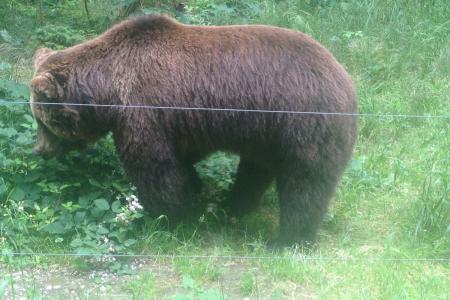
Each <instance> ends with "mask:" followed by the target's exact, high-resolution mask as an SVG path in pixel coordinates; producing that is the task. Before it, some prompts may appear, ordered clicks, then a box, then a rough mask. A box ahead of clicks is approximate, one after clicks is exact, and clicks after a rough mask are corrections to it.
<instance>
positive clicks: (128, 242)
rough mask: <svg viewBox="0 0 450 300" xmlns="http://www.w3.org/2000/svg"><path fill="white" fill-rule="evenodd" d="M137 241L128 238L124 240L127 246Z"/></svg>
mask: <svg viewBox="0 0 450 300" xmlns="http://www.w3.org/2000/svg"><path fill="white" fill-rule="evenodd" d="M136 242H137V241H136V240H135V239H128V240H126V241H125V242H124V244H125V246H127V247H130V246H131V245H133V244H134V243H136Z"/></svg>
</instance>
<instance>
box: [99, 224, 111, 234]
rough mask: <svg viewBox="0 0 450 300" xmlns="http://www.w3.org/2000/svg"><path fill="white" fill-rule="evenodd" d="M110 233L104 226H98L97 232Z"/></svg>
mask: <svg viewBox="0 0 450 300" xmlns="http://www.w3.org/2000/svg"><path fill="white" fill-rule="evenodd" d="M108 233H109V230H108V229H106V228H105V227H103V226H99V227H98V228H97V234H108Z"/></svg>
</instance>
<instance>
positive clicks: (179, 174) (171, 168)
mask: <svg viewBox="0 0 450 300" xmlns="http://www.w3.org/2000/svg"><path fill="white" fill-rule="evenodd" d="M124 127H125V126H124ZM124 127H122V129H123V128H124ZM136 132H137V131H134V130H129V131H125V130H122V131H120V132H118V133H117V132H115V133H114V140H115V143H116V147H117V152H118V154H119V156H120V158H121V160H122V162H123V164H124V168H125V171H126V173H127V175H128V177H129V178H130V180H131V182H132V183H133V184H134V185H135V186H136V188H137V191H138V197H139V200H140V203H141V204H142V206H143V207H144V208H145V210H146V211H147V212H149V213H150V214H151V215H152V216H155V217H159V216H161V215H166V216H167V217H168V218H169V221H170V223H171V224H173V223H177V222H178V221H179V220H180V219H181V218H182V216H183V215H186V212H187V211H190V208H191V206H193V203H192V201H191V200H192V196H193V194H194V192H193V186H192V180H191V173H192V172H191V170H190V169H189V166H188V165H187V164H186V163H183V162H182V161H181V160H180V159H179V158H178V157H177V156H176V153H175V151H174V150H173V149H174V147H173V145H172V144H171V143H170V139H168V138H164V137H161V132H149V131H145V130H141V131H138V132H137V134H136ZM130 133H131V134H130Z"/></svg>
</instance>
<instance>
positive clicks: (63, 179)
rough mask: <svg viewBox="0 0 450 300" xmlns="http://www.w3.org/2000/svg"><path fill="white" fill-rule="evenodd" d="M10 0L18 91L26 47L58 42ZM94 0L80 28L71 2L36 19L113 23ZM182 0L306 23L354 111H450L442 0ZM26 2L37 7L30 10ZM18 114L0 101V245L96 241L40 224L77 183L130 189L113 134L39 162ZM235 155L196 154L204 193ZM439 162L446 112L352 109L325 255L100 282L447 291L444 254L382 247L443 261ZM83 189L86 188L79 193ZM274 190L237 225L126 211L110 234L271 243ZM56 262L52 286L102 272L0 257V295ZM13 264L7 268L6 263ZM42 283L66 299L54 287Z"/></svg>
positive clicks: (219, 250)
mask: <svg viewBox="0 0 450 300" xmlns="http://www.w3.org/2000/svg"><path fill="white" fill-rule="evenodd" d="M19 2H20V1H12V2H11V3H15V6H14V5H13V6H12V8H8V9H12V10H8V9H6V8H5V7H3V8H4V10H3V12H1V11H0V19H1V17H2V16H5V17H4V19H3V20H4V21H3V22H4V24H2V21H0V30H1V29H2V28H5V29H6V30H7V31H8V33H9V35H10V36H11V37H12V38H13V39H12V40H10V41H8V40H5V38H4V36H3V35H2V38H0V98H2V97H3V98H23V97H25V96H26V94H27V92H26V88H24V86H23V84H27V82H28V80H29V78H30V77H31V75H32V70H31V64H30V56H31V53H32V52H33V47H36V46H38V45H42V44H43V45H45V44H47V43H55V37H53V36H52V35H51V34H50V33H51V32H52V31H51V30H50V29H49V30H47V32H46V33H44V34H42V36H41V38H40V40H39V39H36V38H35V37H34V36H35V35H36V34H35V32H34V29H33V28H34V27H33V26H38V21H37V20H36V12H37V11H38V10H37V9H36V6H35V8H34V9H32V8H31V7H26V6H24V5H19V4H18V3H19ZM48 2H49V3H50V2H51V1H48ZM92 2H96V3H97V5H92V11H91V14H92V16H98V22H97V23H95V24H93V25H92V26H88V25H87V24H86V21H83V20H85V19H83V12H82V10H79V6H77V5H78V3H79V2H76V1H66V2H64V3H65V4H64V3H62V4H59V5H58V6H56V8H54V11H53V12H52V14H53V15H52V14H50V13H49V15H47V17H46V20H45V23H46V26H49V27H48V28H50V27H52V26H66V27H67V28H68V31H67V32H66V34H65V35H69V36H72V35H73V34H80V35H82V36H84V37H89V36H92V35H95V34H96V33H98V32H100V31H101V30H103V29H104V28H106V27H107V24H108V22H110V21H108V20H109V19H107V18H106V17H104V15H107V12H108V9H111V10H112V6H111V5H110V4H108V3H107V2H105V1H92ZM187 2H188V5H187V13H186V14H184V15H182V16H179V17H180V18H181V19H183V20H188V21H190V22H192V23H203V24H236V23H263V24H273V25H278V26H283V27H289V28H293V29H296V30H300V31H304V32H307V33H308V34H310V35H312V36H313V37H314V38H316V39H317V40H319V41H320V42H321V43H322V44H324V45H325V46H326V47H327V48H329V49H330V50H331V51H332V52H333V53H334V54H335V56H336V57H337V58H338V60H339V61H340V62H342V63H343V64H344V65H345V66H346V68H347V69H348V70H349V72H350V73H351V75H352V77H353V78H354V80H355V82H356V84H357V87H358V94H359V110H360V112H365V113H381V114H383V113H394V114H397V113H398V114H413V115H446V116H450V102H449V95H450V81H449V78H450V50H449V49H450V19H449V17H448V16H450V6H449V5H448V4H447V1H445V0H436V1H429V2H424V1H407V0H397V1H387V0H362V1H357V0H348V1H337V0H336V1H332V0H330V1H326V0H319V1H310V2H311V4H307V2H308V1H294V0H292V1H271V0H266V1H246V2H243V1H226V2H223V1H213V0H195V1H187ZM224 3H225V4H224ZM1 5H4V4H1ZM0 8H1V7H0ZM166 8H167V7H164V6H161V7H160V8H159V9H160V10H164V9H166ZM47 9H48V11H49V12H50V7H47ZM2 13H4V14H5V15H2ZM6 13H8V14H7V16H6ZM11 13H15V19H14V18H13V17H12V16H14V15H13V14H11ZM27 14H28V16H30V15H31V16H34V17H29V18H28V19H27ZM102 16H103V17H102ZM21 20H23V22H21ZM18 24H23V25H22V27H21V26H18ZM56 40H57V41H58V42H60V43H62V44H59V46H61V47H64V46H67V45H66V44H64V43H71V42H72V40H71V39H69V38H67V37H66V36H63V37H58V39H56ZM6 64H8V65H6ZM21 84H22V85H21ZM24 89H25V90H24ZM27 114H29V111H28V110H27V108H16V107H10V108H6V107H0V166H1V169H0V204H1V206H0V213H1V215H0V251H1V252H3V253H9V252H12V251H33V252H71V251H75V250H79V248H76V247H75V248H74V246H73V245H74V244H72V242H73V240H74V239H75V238H78V239H79V240H82V241H83V242H86V243H90V242H92V241H93V242H94V243H97V242H98V241H101V240H102V238H103V235H102V234H101V233H98V234H97V233H95V234H94V236H93V237H92V240H91V239H88V238H87V235H84V233H83V232H84V231H83V230H84V229H86V226H87V225H80V226H78V227H75V229H71V230H68V231H65V232H64V233H63V234H58V233H51V232H49V231H45V230H44V229H43V227H44V225H45V223H46V222H47V223H48V222H49V221H50V220H52V218H60V219H61V218H62V217H63V216H64V218H65V219H64V218H63V219H64V220H67V218H70V217H71V216H74V215H75V214H76V213H77V212H80V211H82V210H81V209H80V208H77V207H75V208H74V207H67V206H62V204H63V203H67V201H72V202H73V203H74V204H77V203H78V200H79V197H80V196H86V197H88V196H89V195H91V194H89V193H93V192H100V194H99V195H97V196H96V197H97V198H104V199H106V200H108V201H109V203H113V202H114V201H115V197H116V196H117V195H119V194H120V195H128V194H129V193H131V192H132V191H131V190H130V187H129V186H128V185H127V182H126V180H124V178H123V174H122V173H121V172H120V171H117V170H119V169H120V168H118V167H117V166H118V165H119V163H118V162H117V158H116V157H115V155H114V151H113V147H111V143H110V141H109V140H106V141H103V142H102V143H101V144H100V145H98V146H97V147H95V148H94V149H91V150H89V151H88V152H87V153H85V154H83V156H82V155H81V154H76V153H75V154H72V155H71V156H70V157H69V158H68V159H67V161H66V162H65V163H57V162H55V161H50V162H43V161H41V160H39V159H37V158H35V157H34V156H32V155H31V153H30V151H29V149H31V146H32V143H33V138H34V136H33V134H34V129H33V122H32V120H30V119H29V118H28V117H25V115H27ZM13 130H14V131H15V132H14V131H13ZM82 157H83V158H82ZM233 162H234V159H233V158H230V157H226V156H223V155H222V154H219V155H216V156H214V157H212V158H211V160H210V161H208V162H206V163H205V164H203V165H201V166H199V168H198V171H199V172H201V175H202V178H203V179H204V180H205V181H206V182H207V184H208V189H207V191H206V192H205V194H204V195H203V196H202V197H205V198H206V199H207V201H211V200H214V199H215V198H220V197H222V196H223V191H224V189H226V187H227V186H228V185H229V182H230V180H231V179H230V178H232V176H233ZM449 166H450V121H449V120H448V119H414V118H412V119H411V118H393V117H381V118H378V117H361V118H360V119H359V133H358V142H357V146H356V150H355V154H354V158H353V161H352V163H351V165H350V166H349V168H348V170H347V172H346V174H345V176H344V178H343V180H342V183H341V185H340V187H339V189H338V192H337V194H336V197H335V199H334V201H333V204H332V206H331V209H330V212H329V214H328V215H327V218H326V220H325V222H324V224H323V226H322V230H321V231H320V240H319V242H318V244H317V248H316V249H314V250H313V251H312V252H309V253H306V254H304V255H306V256H307V257H318V256H323V257H335V258H336V259H335V260H331V261H330V260H301V259H300V260H299V259H298V258H299V257H300V258H301V257H302V255H300V254H301V252H300V254H299V251H298V250H296V249H291V250H290V251H286V253H283V254H282V256H283V257H284V259H275V258H274V259H262V260H242V259H214V258H210V259H193V258H187V257H184V258H177V259H168V258H165V259H163V258H161V259H147V260H143V262H142V267H140V268H138V269H137V270H138V271H136V273H134V274H131V275H121V276H122V277H120V284H118V283H117V282H111V283H105V284H106V286H107V288H108V290H107V291H108V293H112V292H114V293H117V294H120V293H122V294H123V293H125V294H127V295H128V296H129V297H134V298H135V299H142V298H147V299H153V298H155V299H159V298H161V297H168V298H169V299H171V298H174V299H208V297H209V299H222V297H226V298H227V299H237V298H243V297H247V296H248V297H250V298H251V299H259V298H263V299H266V298H267V299H286V298H288V299H296V298H308V297H317V298H320V299H329V298H331V299H355V298H356V299H360V298H364V299H447V298H448V295H449V294H450V288H449V286H450V284H449V278H450V268H449V262H448V261H447V262H439V261H390V260H388V261H383V260H379V259H392V258H394V259H395V258H398V259H414V258H444V259H449V258H450V250H449V249H450V196H449V191H450V169H449V168H450V167H449ZM86 169H89V170H90V172H89V174H86V172H85V170H86ZM208 169H210V170H211V169H212V170H213V172H209V173H208V172H207V170H208ZM68 170H70V172H68ZM221 174H226V176H222V175H221ZM92 179H96V181H95V182H94V181H92ZM112 183H114V185H112ZM80 186H82V187H85V188H84V189H83V191H80ZM92 197H93V196H92ZM86 199H91V198H89V197H88V198H86ZM95 199H96V198H95V197H94V198H92V199H91V200H95ZM275 201H276V196H275V195H274V193H273V191H271V192H268V193H267V195H266V199H265V206H264V207H263V208H261V210H260V211H259V212H258V213H256V214H254V215H252V216H249V217H247V218H245V219H243V220H241V221H240V222H238V223H237V224H223V222H221V221H220V220H219V221H218V220H215V218H214V217H212V216H210V215H207V214H205V218H202V219H200V220H192V221H190V222H186V223H185V224H184V225H183V226H181V227H179V228H178V229H176V230H174V231H171V232H167V231H166V230H164V226H161V224H164V222H165V220H164V219H161V220H159V221H156V222H155V221H154V220H150V219H148V218H146V217H142V218H141V217H139V216H138V217H136V218H135V219H133V220H134V221H133V222H132V224H131V225H130V227H117V228H116V229H115V230H116V231H114V232H119V231H121V232H122V231H123V232H125V237H124V238H123V239H116V240H114V241H115V242H116V243H117V246H120V245H122V246H123V245H124V242H120V241H129V240H130V239H132V240H136V242H135V243H134V244H133V245H131V246H129V247H125V248H124V251H125V252H130V253H160V254H175V255H182V256H186V255H188V256H189V255H212V256H215V255H232V256H236V255H244V256H246V255H250V256H270V255H272V254H271V253H268V252H267V251H266V250H265V245H264V242H265V240H267V239H268V238H270V237H271V236H272V235H273V234H274V231H275V229H276V227H277V224H276V218H277V214H276V205H274V203H275ZM34 203H37V204H39V206H40V208H41V209H40V210H37V209H36V208H35V207H34ZM122 204H123V203H122ZM22 207H23V209H22ZM45 207H47V210H46V212H44V211H43V210H44V208H45ZM49 210H50V212H51V213H49ZM87 220H88V221H89V224H94V225H96V224H97V222H100V221H99V219H98V218H96V217H95V216H91V217H89V218H88V219H87ZM126 228H128V230H127V229H126ZM83 247H84V246H83ZM105 249H106V248H105ZM105 251H106V250H105ZM104 253H107V252H104ZM346 258H356V260H346ZM55 265H56V266H58V267H60V268H61V269H62V271H64V270H76V271H77V272H79V274H78V275H76V276H75V275H73V276H72V275H70V276H69V275H67V279H66V280H65V281H64V280H63V281H62V283H61V284H62V285H64V284H65V285H67V286H70V283H71V282H77V281H76V280H82V281H85V282H86V283H89V282H90V281H92V280H91V279H89V278H88V275H89V274H90V273H89V272H91V270H92V266H95V267H96V268H97V269H100V268H103V269H106V270H108V268H109V269H111V265H110V264H108V263H106V264H100V263H98V262H97V263H95V264H92V263H91V262H87V263H86V262H85V260H83V259H73V258H45V257H36V258H33V257H31V258H30V257H28V258H10V257H2V258H0V299H1V296H2V294H4V293H5V291H9V293H10V292H11V286H17V288H16V289H15V290H16V291H17V290H18V288H19V287H21V286H25V289H26V292H25V294H24V295H25V296H26V297H27V298H30V299H32V298H33V295H34V296H35V298H36V297H39V296H38V295H44V296H46V295H47V294H49V292H48V291H45V290H42V286H43V285H45V282H43V281H42V280H43V278H46V277H45V276H44V275H42V276H36V278H35V280H34V281H33V280H32V281H25V280H23V281H22V282H21V281H20V278H27V276H30V274H31V273H32V272H31V271H30V270H33V269H36V268H38V267H41V268H48V270H51V269H52V268H53V266H55ZM125 265H127V262H126V261H123V262H120V263H118V264H117V263H116V264H113V267H114V268H115V269H114V268H112V269H114V270H116V272H117V270H119V272H123V273H127V270H128V269H127V268H126V267H124V266H125ZM21 270H22V272H23V273H21V275H20V276H19V275H17V276H19V277H17V276H16V277H17V278H14V277H13V275H12V274H16V273H17V272H19V271H21ZM128 271H129V270H128ZM48 274H52V273H51V272H50V271H49V272H48ZM48 276H50V275H48ZM17 279H19V280H17ZM11 283H14V284H13V285H12V284H11ZM90 284H91V287H92V288H97V289H96V290H95V289H94V290H95V291H96V292H95V293H91V294H86V293H85V291H78V295H79V296H80V297H81V298H86V299H87V298H89V299H92V298H99V299H102V297H103V296H104V294H105V293H103V294H102V292H101V291H99V290H98V288H99V286H101V285H102V284H97V283H95V282H93V283H92V282H90ZM9 295H10V294H9ZM49 295H50V296H52V297H53V298H64V297H63V295H64V293H63V292H60V293H58V292H54V293H53V294H52V293H50V294H49ZM92 295H94V296H92ZM102 295H103V296H102ZM202 297H203V298H202Z"/></svg>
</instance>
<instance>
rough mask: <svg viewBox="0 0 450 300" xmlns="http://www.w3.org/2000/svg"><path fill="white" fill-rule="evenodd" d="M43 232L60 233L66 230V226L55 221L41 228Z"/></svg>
mask: <svg viewBox="0 0 450 300" xmlns="http://www.w3.org/2000/svg"><path fill="white" fill-rule="evenodd" d="M42 230H44V231H45V232H48V233H50V234H62V233H65V232H66V228H65V226H64V224H63V223H61V222H60V221H56V222H55V223H51V224H48V225H47V226H44V228H42Z"/></svg>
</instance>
